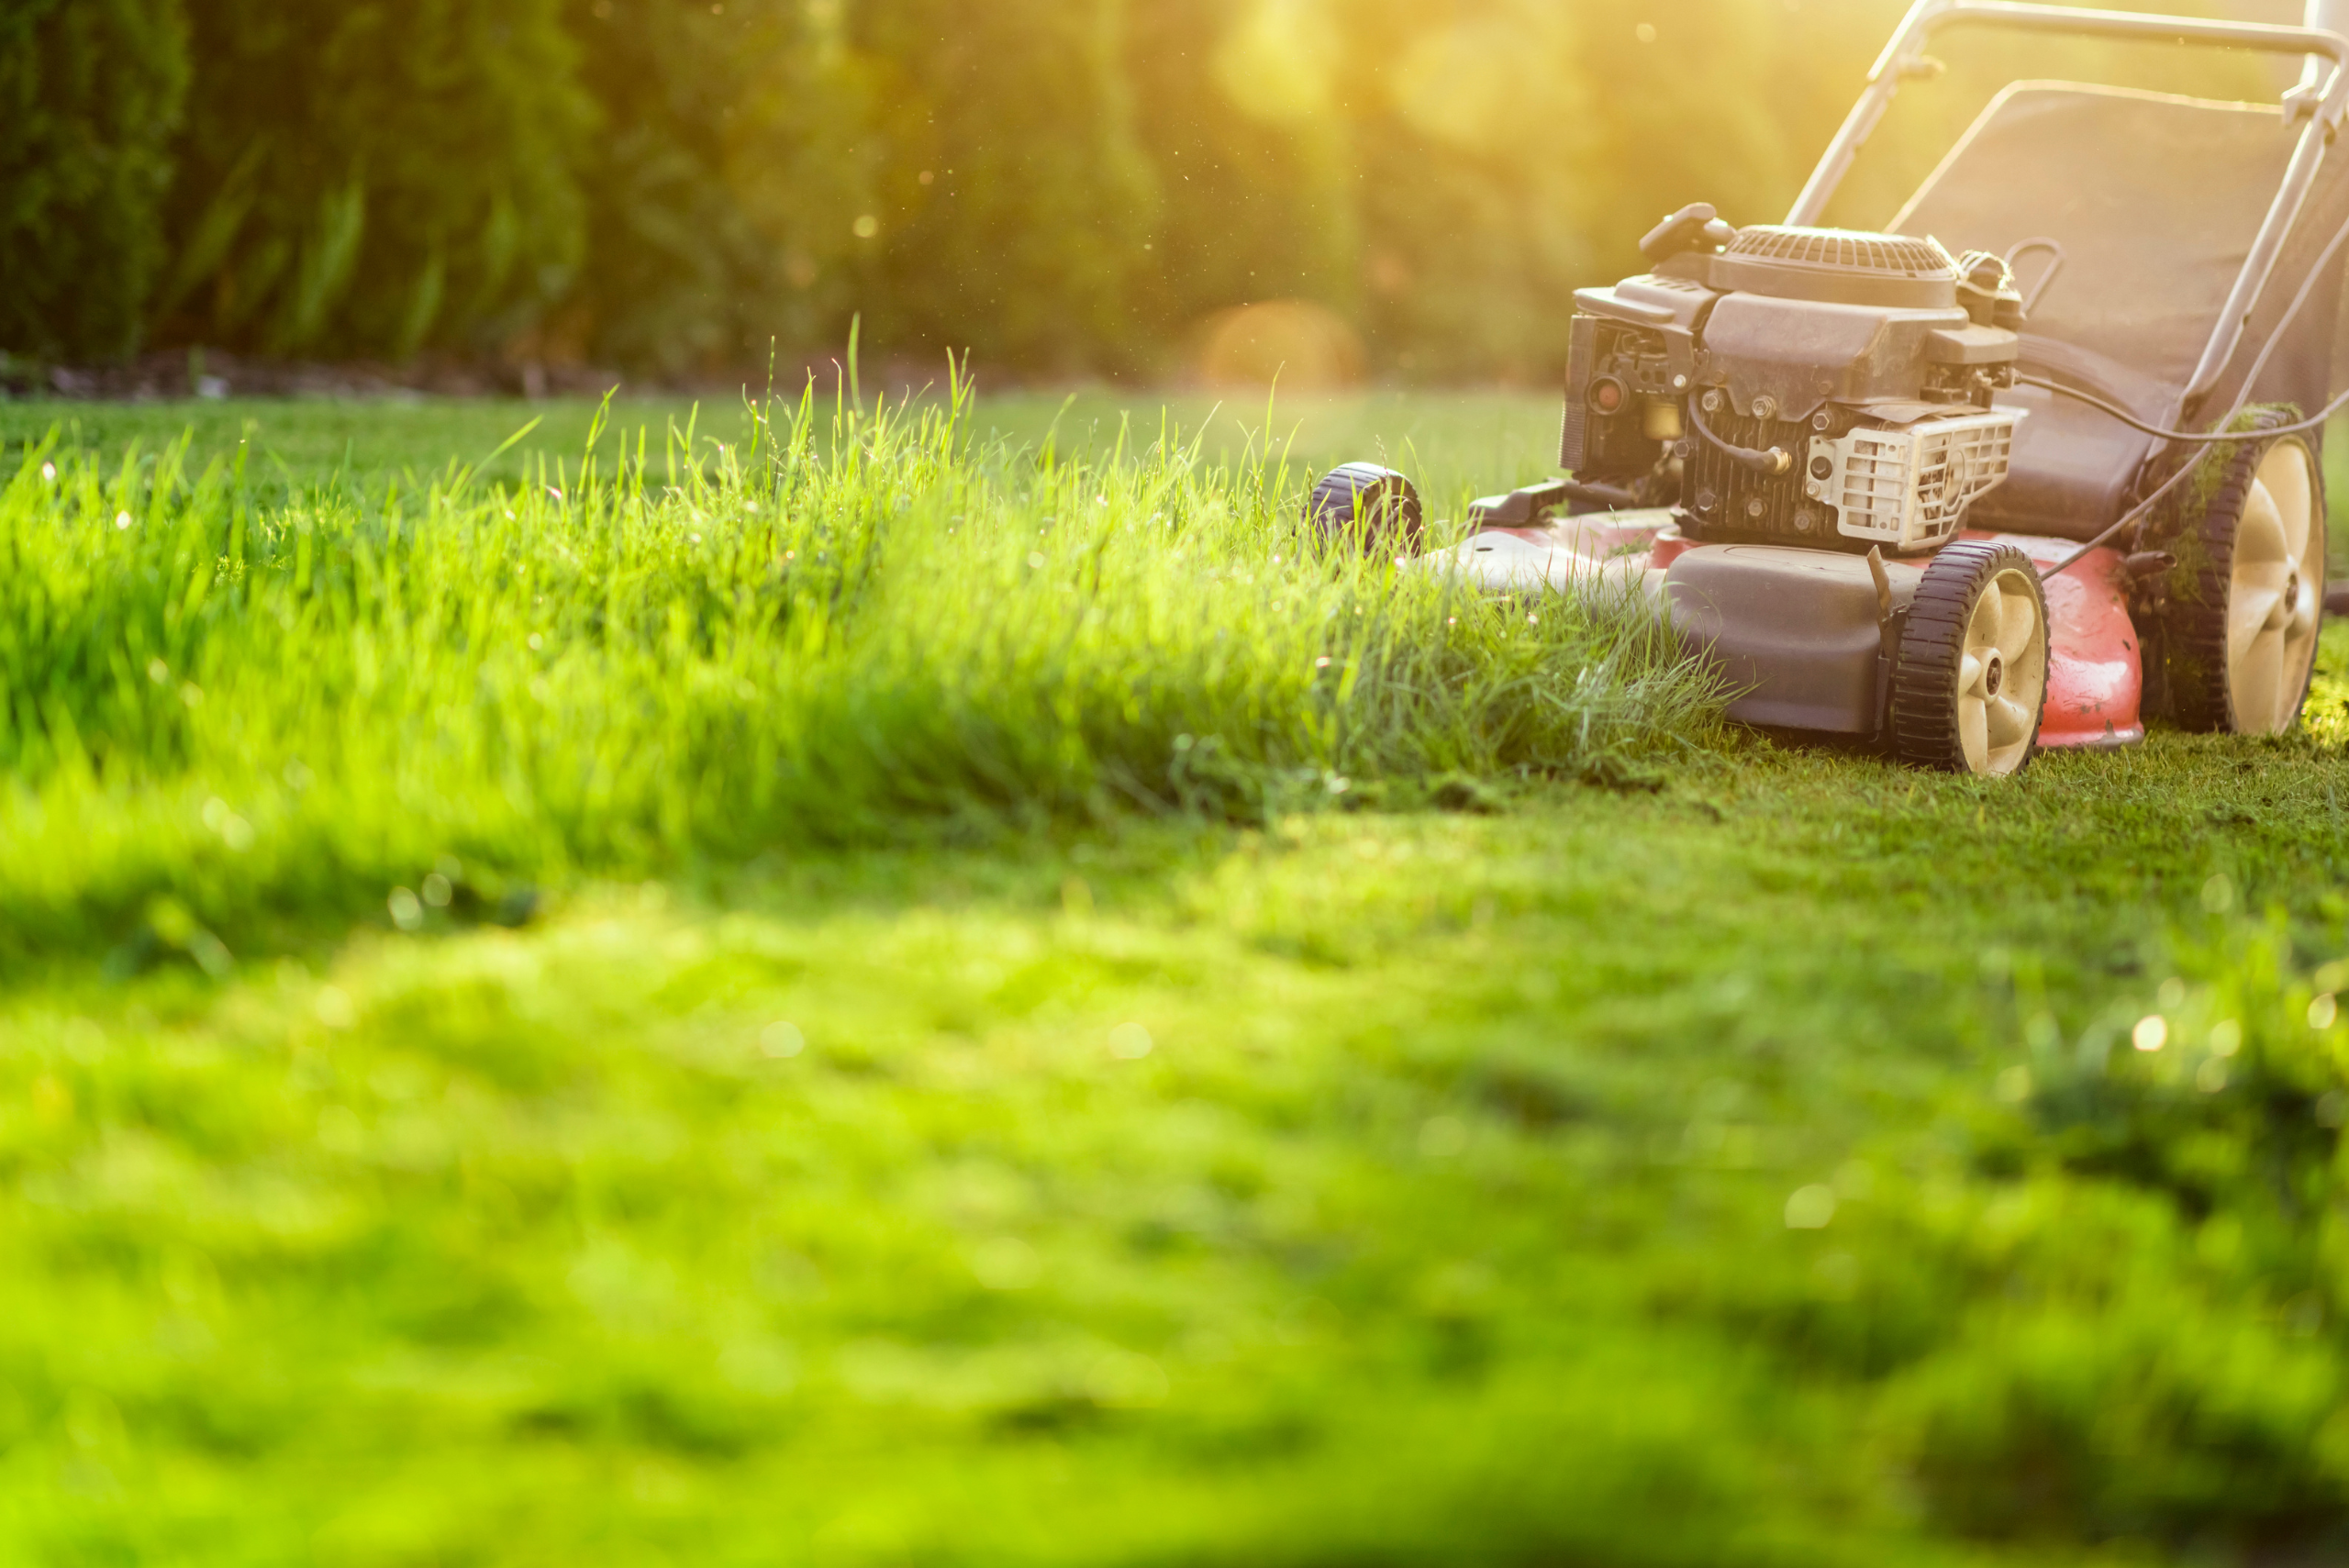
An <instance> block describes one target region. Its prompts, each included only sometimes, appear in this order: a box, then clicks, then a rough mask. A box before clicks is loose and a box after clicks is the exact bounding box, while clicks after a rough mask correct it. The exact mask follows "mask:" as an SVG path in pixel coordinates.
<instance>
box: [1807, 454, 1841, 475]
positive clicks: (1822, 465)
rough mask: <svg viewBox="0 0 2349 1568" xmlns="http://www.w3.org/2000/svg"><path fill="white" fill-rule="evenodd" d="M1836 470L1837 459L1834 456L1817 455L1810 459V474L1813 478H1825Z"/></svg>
mask: <svg viewBox="0 0 2349 1568" xmlns="http://www.w3.org/2000/svg"><path fill="white" fill-rule="evenodd" d="M1834 472H1835V460H1834V459H1833V458H1829V457H1815V458H1812V459H1811V460H1810V476H1811V477H1812V478H1813V479H1825V478H1827V477H1828V476H1829V475H1830V474H1831V473H1834Z"/></svg>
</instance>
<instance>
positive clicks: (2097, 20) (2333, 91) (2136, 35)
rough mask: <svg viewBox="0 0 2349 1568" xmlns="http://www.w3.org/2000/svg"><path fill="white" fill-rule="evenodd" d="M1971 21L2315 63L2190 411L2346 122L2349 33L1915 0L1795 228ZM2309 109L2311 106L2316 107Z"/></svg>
mask: <svg viewBox="0 0 2349 1568" xmlns="http://www.w3.org/2000/svg"><path fill="white" fill-rule="evenodd" d="M2340 11H2341V6H2339V5H2338V3H2337V0H2333V3H2328V0H2310V4H2309V15H2310V19H2311V20H2318V19H2321V20H2325V21H2330V20H2332V19H2333V17H2335V16H2336V15H2338V14H2339V13H2340ZM1964 26H1975V27H1982V26H1988V27H1998V28H2012V29H2016V30H2019V31H2024V32H2042V33H2074V34H2081V35H2087V36H2090V37H2096V38H2113V39H2140V40H2143V41H2145V42H2151V43H2182V44H2207V45H2210V46H2213V47H2216V48H2221V49H2246V50H2257V51H2259V52H2262V53H2266V54H2283V55H2299V56H2302V57H2304V58H2306V59H2307V60H2308V61H2309V64H2310V70H2308V71H2306V72H2303V73H2302V76H2301V80H2300V84H2299V86H2297V87H2295V88H2293V89H2292V90H2291V91H2290V92H2288V93H2287V94H2286V95H2284V106H2285V110H2286V115H2287V117H2288V120H2289V119H2291V118H2297V117H2299V116H2300V115H2302V114H2306V115H2307V123H2306V124H2305V125H2303V126H2302V127H2301V129H2300V136H2299V141H2298V143H2296V144H2295V145H2294V147H2293V149H2292V160H2291V161H2290V162H2289V163H2288V164H2287V165H2286V166H2285V170H2284V180H2283V183H2282V184H2281V185H2280V186H2279V187H2278V188H2277V192H2276V199H2275V201H2274V202H2273V203H2271V204H2270V205H2269V206H2268V208H2267V216H2266V218H2264V219H2263V220H2262V221H2261V223H2260V225H2259V233H2258V234H2257V236H2256V237H2254V239H2253V240H2252V244H2251V252H2250V254H2249V255H2247V256H2245V257H2244V258H2243V271H2242V272H2240V273H2238V274H2237V275H2236V277H2235V282H2234V287H2233V288H2232V290H2230V291H2229V292H2228V295H2227V302H2226V305H2225V306H2224V308H2222V309H2221V312H2220V313H2219V324H2218V326H2217V328H2215V329H2214V330H2213V331H2212V332H2211V334H2210V342H2209V344H2208V345H2206V346H2205V347H2204V349H2203V350H2202V358H2201V361H2200V362H2199V363H2198V364H2197V365H2196V366H2195V367H2194V374H2193V377H2192V379H2191V380H2189V381H2188V384H2187V386H2186V391H2185V394H2184V396H2183V398H2182V399H2181V401H2182V403H2183V405H2184V406H2185V407H2186V408H2188V409H2191V408H2192V407H2193V406H2195V405H2196V404H2197V403H2199V401H2200V399H2201V398H2202V397H2203V395H2205V394H2207V393H2209V392H2210V389H2211V388H2212V387H2213V386H2215V385H2216V384H2218V380H2219V377H2220V376H2221V374H2223V373H2225V371H2226V367H2227V362H2228V361H2230V360H2232V358H2233V357H2234V352H2235V350H2236V349H2237V348H2238V347H2239V346H2240V345H2241V344H2242V342H2243V329H2244V328H2246V327H2247V326H2249V324H2250V321H2251V313H2252V310H2253V308H2254V306H2256V305H2257V304H2258V302H2259V296H2260V295H2261V293H2262V292H2263V291H2264V290H2266V286H2267V281H2268V278H2269V277H2270V276H2271V275H2272V274H2273V273H2274V272H2275V271H2276V262H2277V258H2278V257H2279V256H2280V255H2281V254H2282V253H2283V250H2284V241H2285V239H2287V238H2288V236H2289V235H2290V233H2291V231H2292V225H2293V224H2294V223H2296V222H2297V221H2298V220H2299V216H2300V209H2301V207H2302V206H2305V205H2306V203H2307V201H2308V196H2309V192H2310V190H2311V189H2313V188H2314V186H2315V184H2316V176H2317V169H2318V166H2319V164H2321V162H2322V161H2323V159H2324V150H2325V147H2326V144H2327V143H2328V142H2330V141H2331V140H2332V133H2333V131H2334V130H2335V129H2336V128H2338V127H2339V126H2340V124H2341V122H2342V118H2343V113H2344V111H2345V110H2349V38H2343V36H2342V35H2341V34H2340V33H2338V32H2334V31H2332V30H2330V29H2328V28H2321V27H2313V26H2311V27H2302V28H2279V27H2276V26H2274V25H2272V24H2269V23H2265V22H2213V21H2204V20H2201V19H2199V18H2197V17H2157V16H2145V15H2142V14H2139V13H2136V12H2130V11H2089V10H2075V9H2074V8H2072V7H2070V6H2038V5H2025V4H2020V3H2017V0H1917V4H1916V5H1915V6H1911V7H1910V8H1909V15H1908V16H1907V17H1903V18H1902V19H1901V23H1900V26H1899V28H1898V30H1896V31H1895V32H1894V33H1893V35H1892V40H1891V41H1890V42H1889V43H1887V44H1886V45H1885V46H1884V53H1883V54H1882V55H1880V56H1879V57H1877V60H1876V66H1875V69H1873V70H1872V71H1870V72H1868V84H1867V86H1866V88H1865V90H1864V91H1863V92H1862V93H1861V95H1860V100H1859V102H1858V103H1856V104H1854V105H1853V106H1852V112H1851V113H1850V114H1849V115H1847V116H1845V117H1844V119H1843V125H1842V128H1841V129H1840V130H1838V131H1837V132H1836V133H1835V139H1834V140H1833V141H1831V142H1830V143H1828V145H1827V151H1826V153H1825V154H1824V155H1823V156H1822V157H1821V158H1820V161H1819V167H1818V168H1816V169H1814V170H1812V171H1811V174H1810V179H1809V183H1806V184H1805V185H1804V186H1803V188H1802V195H1799V196H1798V197H1796V198H1795V205H1794V208H1793V210H1792V211H1790V212H1788V213H1787V222H1788V223H1789V224H1794V225H1797V226H1800V227H1804V228H1808V227H1810V226H1812V225H1815V224H1817V223H1818V222H1819V221H1820V218H1821V217H1824V216H1825V215H1826V211H1827V203H1828V200H1829V198H1831V196H1833V195H1834V194H1835V190H1836V187H1837V186H1839V185H1841V184H1842V183H1843V176H1844V175H1846V174H1848V173H1849V172H1851V169H1852V164H1853V161H1854V160H1855V159H1857V158H1858V157H1859V153H1860V149H1861V148H1862V147H1863V146H1865V145H1866V142H1867V139H1868V137H1869V136H1870V135H1871V134H1872V133H1874V131H1875V130H1876V126H1877V124H1878V123H1879V122H1880V121H1882V120H1883V118H1884V115H1885V111H1886V110H1887V109H1888V108H1890V107H1891V106H1892V100H1893V98H1894V96H1895V95H1897V94H1898V93H1899V91H1900V84H1901V83H1902V82H1903V81H1905V80H1907V79H1908V78H1909V77H1910V76H1914V75H1922V74H1926V73H1927V72H1929V71H1930V69H1931V67H1930V66H1929V65H1928V64H1927V62H1926V59H1925V45H1926V43H1927V42H1928V41H1929V40H1930V39H1932V35H1933V34H1934V33H1936V32H1939V31H1941V30H1942V29H1943V28H1953V27H1964ZM2319 58H2321V59H2323V60H2324V61H2328V62H2330V64H2331V65H2332V72H2331V74H2330V75H2329V76H2328V77H2326V78H2325V80H2324V83H2323V88H2322V92H2321V94H2320V93H2319V92H2318V90H2317V83H2316V80H2315V72H2314V69H2313V68H2314V66H2315V64H2316V61H2317V60H2318V59H2319ZM2311 109H2313V112H2310V110H2311Z"/></svg>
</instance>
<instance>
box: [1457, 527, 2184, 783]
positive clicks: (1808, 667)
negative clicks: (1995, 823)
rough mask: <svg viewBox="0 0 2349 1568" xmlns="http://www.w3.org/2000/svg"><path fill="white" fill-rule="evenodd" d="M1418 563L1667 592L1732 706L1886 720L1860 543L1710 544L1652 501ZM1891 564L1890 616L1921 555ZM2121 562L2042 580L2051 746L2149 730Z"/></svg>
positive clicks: (1501, 578) (1479, 580)
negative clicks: (1715, 666)
mask: <svg viewBox="0 0 2349 1568" xmlns="http://www.w3.org/2000/svg"><path fill="white" fill-rule="evenodd" d="M1961 537H1962V538H1965V539H1985V540H1990V541H1994V542H1997V543H2000V544H2007V545H2012V546H2013V547H2014V548H2016V549H2017V550H2021V551H2022V552H2023V553H2024V554H2025V555H2027V556H2028V557H2030V559H2031V561H2032V563H2033V564H2034V565H2036V566H2038V567H2039V568H2041V569H2042V570H2044V569H2045V568H2047V567H2050V566H2053V565H2054V564H2055V563H2056V562H2059V561H2061V560H2063V559H2064V558H2065V556H2066V555H2068V554H2069V553H2071V552H2072V551H2073V550H2076V549H2077V548H2078V547H2077V546H2076V545H2074V544H2071V543H2069V542H2067V541H2065V540H2063V539H2042V538H2038V537H2035V536H2032V535H2027V534H1998V533H1985V532H1979V531H1972V530H1969V531H1967V532H1965V533H1964V534H1963V535H1962V536H1961ZM1420 564H1421V565H1422V566H1424V567H1426V568H1429V569H1432V570H1438V571H1446V572H1451V573H1458V574H1460V575H1461V576H1463V577H1464V578H1466V579H1467V580H1469V581H1471V582H1473V583H1475V584H1476V585H1477V586H1479V587H1481V588H1484V589H1486V591H1488V592H1492V593H1499V594H1531V593H1541V592H1550V591H1560V592H1563V591H1566V590H1568V589H1574V588H1589V587H1592V586H1598V587H1602V588H1604V587H1608V586H1612V587H1614V588H1617V589H1619V590H1620V591H1623V592H1638V593H1641V594H1643V595H1646V596H1647V597H1649V598H1650V599H1651V600H1653V601H1654V602H1655V603H1656V604H1658V605H1659V606H1665V607H1666V609H1667V613H1668V614H1669V615H1670V616H1671V618H1672V621H1673V624H1674V625H1675V627H1677V628H1679V630H1680V633H1681V635H1682V637H1683V638H1684V639H1687V642H1688V644H1689V647H1690V651H1692V652H1694V653H1697V654H1698V655H1700V656H1703V657H1708V658H1711V659H1713V660H1715V661H1716V662H1718V663H1720V666H1721V667H1722V673H1724V675H1725V676H1727V678H1728V679H1729V681H1730V682H1731V684H1732V685H1733V686H1735V687H1737V688H1738V689H1739V690H1740V695H1738V696H1737V697H1736V698H1735V699H1734V700H1732V701H1731V704H1730V706H1729V715H1730V717H1731V718H1734V719H1737V720H1740V721H1741V722H1744V723H1749V724H1756V725H1764V726H1768V727H1770V728H1788V729H1800V730H1811V731H1817V732H1820V733H1829V734H1844V735H1870V736H1872V735H1875V734H1876V733H1877V732H1878V731H1879V730H1880V729H1881V728H1882V726H1883V714H1884V707H1883V696H1884V685H1883V683H1884V681H1885V680H1886V679H1887V675H1888V660H1887V657H1886V655H1885V653H1884V649H1885V648H1886V647H1887V645H1888V640H1889V639H1887V637H1886V634H1885V627H1884V621H1885V617H1884V616H1883V603H1882V600H1881V599H1880V598H1879V595H1878V592H1877V588H1876V581H1875V578H1874V576H1873V574H1872V573H1871V572H1870V570H1869V567H1868V563H1867V561H1866V560H1865V558H1864V557H1861V556H1855V555H1848V554H1841V553H1837V552H1833V551H1828V550H1803V549H1797V548H1791V547H1784V546H1773V545H1756V544H1698V543H1697V542H1695V541H1694V540H1692V539H1688V538H1687V536H1685V535H1684V534H1682V532H1681V531H1680V529H1679V528H1678V526H1677V524H1676V523H1675V519H1674V515H1673V514H1672V513H1671V512H1669V511H1665V510H1649V511H1620V512H1599V513H1591V514H1588V515H1586V516H1583V517H1563V518H1559V519H1557V520H1555V521H1553V522H1547V523H1542V524H1539V525H1535V526H1531V527H1523V528H1485V529H1483V530H1481V531H1480V532H1478V533H1476V534H1475V535H1474V536H1472V537H1471V538H1469V539H1466V540H1464V542H1462V543H1461V544H1459V545H1458V546H1456V547H1454V548H1453V549H1451V550H1441V551H1437V552H1435V553H1433V554H1431V555H1427V556H1423V557H1421V558H1420ZM1883 564H1884V569H1885V575H1886V578H1887V587H1888V588H1889V590H1890V594H1889V597H1890V607H1891V611H1892V615H1893V617H1901V616H1905V615H1906V614H1907V611H1908V604H1909V596H1910V595H1912V594H1913V593H1914V592H1915V590H1916V585H1917V583H1918V580H1919V579H1920V577H1921V576H1922V575H1923V573H1924V568H1925V562H1923V561H1900V560H1889V561H1886V562H1884V563H1883ZM2122 573H2123V565H2122V558H2121V552H2120V551H2118V550H2093V551H2091V552H2089V554H2088V555H2087V557H2086V558H2085V559H2083V560H2082V561H2080V562H2079V563H2078V564H2077V565H2076V566H2073V567H2072V568H2071V569H2070V570H2068V571H2066V572H2063V573H2058V574H2057V575H2055V576H2054V577H2051V578H2048V579H2046V580H2045V582H2044V583H2043V592H2044V593H2045V595H2046V598H2047V624H2048V633H2049V636H2048V667H2047V706H2046V711H2045V716H2044V717H2043V719H2042V721H2041V726H2040V731H2039V745H2040V747H2041V748H2043V749H2046V748H2055V747H2073V748H2077V747H2098V748H2103V747H2115V746H2127V745H2132V744H2134V743H2136V742H2138V741H2140V740H2143V739H2144V737H2145V729H2144V723H2143V718H2142V717H2141V710H2140V703H2141V699H2142V697H2143V664H2142V654H2141V643H2140V640H2139V639H2138V635H2137V629H2136V627H2135V625H2134V623H2133V622H2132V620H2131V619H2130V616H2129V606H2128V599H2127V595H2126V594H2125V593H2124V591H2123V588H2122Z"/></svg>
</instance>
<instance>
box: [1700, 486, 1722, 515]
mask: <svg viewBox="0 0 2349 1568" xmlns="http://www.w3.org/2000/svg"><path fill="white" fill-rule="evenodd" d="M1719 504H1720V497H1719V496H1718V495H1714V494H1713V493H1712V492H1711V491H1709V490H1699V491H1698V492H1697V510H1698V511H1700V512H1709V511H1711V510H1712V509H1713V507H1714V506H1717V505H1719Z"/></svg>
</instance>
